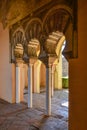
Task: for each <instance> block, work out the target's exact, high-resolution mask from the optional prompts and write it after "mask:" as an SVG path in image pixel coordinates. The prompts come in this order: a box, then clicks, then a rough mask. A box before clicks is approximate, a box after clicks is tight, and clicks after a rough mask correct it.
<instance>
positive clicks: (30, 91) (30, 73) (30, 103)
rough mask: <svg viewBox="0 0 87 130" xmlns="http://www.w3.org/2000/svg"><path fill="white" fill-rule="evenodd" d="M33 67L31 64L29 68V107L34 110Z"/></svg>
mask: <svg viewBox="0 0 87 130" xmlns="http://www.w3.org/2000/svg"><path fill="white" fill-rule="evenodd" d="M32 67H33V64H29V68H28V107H30V108H32V85H33V84H32Z"/></svg>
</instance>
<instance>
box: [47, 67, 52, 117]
mask: <svg viewBox="0 0 87 130" xmlns="http://www.w3.org/2000/svg"><path fill="white" fill-rule="evenodd" d="M51 86H52V65H51V64H49V65H48V66H47V67H46V114H47V115H51Z"/></svg>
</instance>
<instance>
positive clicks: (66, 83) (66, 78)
mask: <svg viewBox="0 0 87 130" xmlns="http://www.w3.org/2000/svg"><path fill="white" fill-rule="evenodd" d="M68 85H69V84H68V77H62V86H63V88H68V87H69V86H68Z"/></svg>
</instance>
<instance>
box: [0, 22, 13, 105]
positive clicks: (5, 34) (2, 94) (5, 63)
mask: <svg viewBox="0 0 87 130" xmlns="http://www.w3.org/2000/svg"><path fill="white" fill-rule="evenodd" d="M14 73H15V65H14V64H10V63H9V31H8V29H3V26H2V24H1V23H0V98H2V99H4V100H6V101H8V102H11V103H12V102H15V89H14V88H15V76H14Z"/></svg>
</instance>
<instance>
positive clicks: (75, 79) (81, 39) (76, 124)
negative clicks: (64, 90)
mask: <svg viewBox="0 0 87 130" xmlns="http://www.w3.org/2000/svg"><path fill="white" fill-rule="evenodd" d="M86 12H87V0H78V58H77V59H72V60H69V79H70V81H69V90H70V92H69V101H70V102H69V103H70V106H69V130H86V129H87V13H86Z"/></svg>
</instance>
